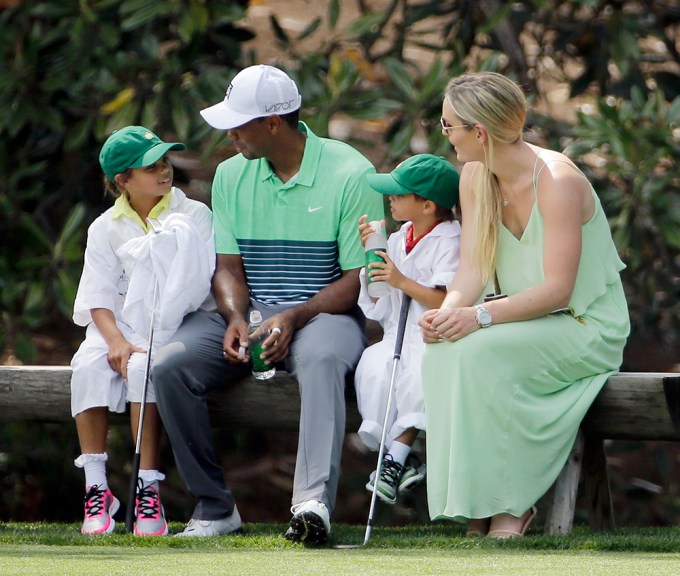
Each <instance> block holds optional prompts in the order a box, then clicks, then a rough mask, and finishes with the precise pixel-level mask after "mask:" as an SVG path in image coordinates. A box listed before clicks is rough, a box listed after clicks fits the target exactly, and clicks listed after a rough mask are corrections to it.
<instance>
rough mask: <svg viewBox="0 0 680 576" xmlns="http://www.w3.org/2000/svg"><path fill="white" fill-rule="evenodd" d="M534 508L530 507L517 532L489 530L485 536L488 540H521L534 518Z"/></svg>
mask: <svg viewBox="0 0 680 576" xmlns="http://www.w3.org/2000/svg"><path fill="white" fill-rule="evenodd" d="M536 512H537V510H536V506H532V507H531V509H530V510H529V514H528V516H527V517H526V518H525V519H524V524H522V528H521V529H520V530H519V532H517V531H515V530H504V529H499V530H490V531H489V533H488V534H487V536H488V537H489V538H497V539H499V540H501V539H507V538H521V537H522V536H524V534H526V531H527V529H528V528H529V526H530V525H531V523H532V522H533V520H534V518H535V517H536Z"/></svg>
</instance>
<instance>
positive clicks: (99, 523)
mask: <svg viewBox="0 0 680 576" xmlns="http://www.w3.org/2000/svg"><path fill="white" fill-rule="evenodd" d="M118 508H120V502H119V501H118V498H116V497H115V496H114V495H113V494H112V493H111V490H109V489H108V488H100V487H99V485H97V484H94V485H92V486H88V487H87V490H86V492H85V520H84V521H83V526H82V528H81V529H80V531H81V532H82V533H83V534H110V533H111V532H113V531H114V529H115V528H116V521H115V520H114V519H113V515H114V514H115V513H116V512H118Z"/></svg>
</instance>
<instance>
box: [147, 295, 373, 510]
mask: <svg viewBox="0 0 680 576" xmlns="http://www.w3.org/2000/svg"><path fill="white" fill-rule="evenodd" d="M257 307H258V308H260V309H261V310H262V312H263V316H264V317H265V318H267V317H269V316H272V315H273V314H276V313H277V312H278V311H280V310H282V309H283V308H281V307H276V306H267V307H260V306H257ZM225 329H226V324H225V321H224V320H223V319H222V317H221V316H219V315H218V314H214V313H210V312H205V311H202V310H199V311H198V312H195V313H193V314H190V315H188V316H187V317H186V318H185V320H184V322H183V323H182V325H181V326H180V328H179V329H178V330H177V332H176V333H175V335H174V336H173V337H172V339H171V340H170V342H168V343H167V344H166V345H165V346H163V347H162V348H160V349H159V350H158V351H157V352H156V356H155V359H154V366H153V381H154V385H155V387H156V398H157V403H158V409H159V411H160V414H161V417H162V419H163V424H164V426H165V429H166V431H167V434H168V437H169V438H170V442H171V444H172V449H173V452H174V455H175V462H176V465H177V469H178V471H179V474H180V476H181V478H182V480H183V482H184V484H185V486H186V487H187V489H188V490H189V492H190V493H191V495H192V496H193V497H194V498H196V500H197V504H196V507H195V508H194V511H193V513H192V518H198V519H201V520H217V519H220V518H224V517H226V516H229V515H231V513H232V511H233V509H234V497H233V495H232V493H231V490H230V489H229V487H228V486H227V484H226V481H225V478H224V472H223V470H222V467H221V466H220V464H219V461H218V459H217V456H216V454H215V451H214V448H213V443H212V432H211V427H210V421H209V415H208V405H207V399H206V395H207V394H208V392H209V391H211V390H214V389H217V388H220V387H222V386H228V385H229V384H230V382H233V381H235V380H237V379H239V378H241V377H243V376H244V375H246V374H248V371H249V369H250V368H249V366H248V365H234V364H230V363H228V362H226V361H225V360H224V357H223V354H222V345H223V337H224V331H225ZM365 345H366V339H365V335H364V327H363V322H362V321H360V320H358V319H357V317H356V316H353V315H349V314H319V315H318V316H316V317H315V318H313V319H312V320H311V321H310V322H309V323H308V324H307V325H306V326H305V327H304V328H302V329H301V330H298V331H297V332H296V333H295V336H294V338H293V340H292V342H291V345H290V354H289V356H288V358H287V359H286V369H287V370H288V371H289V372H290V373H291V374H292V375H293V376H295V378H296V379H297V381H298V382H299V387H300V398H301V416H300V431H299V440H298V452H297V463H296V466H295V479H294V486H293V499H292V503H293V505H295V504H299V503H302V502H305V501H307V500H312V499H316V500H320V501H322V502H323V503H324V504H326V506H327V507H328V509H329V510H330V511H331V512H332V511H333V509H334V507H335V497H336V492H337V486H338V476H339V472H340V458H341V453H342V444H343V440H344V435H345V379H346V376H347V374H348V373H350V372H352V371H353V370H354V368H356V365H357V363H358V362H359V358H360V357H361V353H362V352H363V350H364V348H365Z"/></svg>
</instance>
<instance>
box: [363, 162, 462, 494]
mask: <svg viewBox="0 0 680 576" xmlns="http://www.w3.org/2000/svg"><path fill="white" fill-rule="evenodd" d="M367 178H368V184H369V185H370V186H371V188H373V189H374V190H376V191H377V192H380V193H382V194H386V195H388V197H389V201H390V210H391V212H392V217H393V219H394V220H396V221H402V222H405V224H403V225H402V226H401V228H400V229H399V230H398V231H397V232H395V233H394V234H392V235H391V236H390V237H389V239H388V248H387V253H385V252H378V254H379V255H380V256H382V257H383V258H384V259H385V262H384V263H382V262H380V263H373V264H371V266H370V268H369V270H366V269H365V268H364V269H362V271H361V276H360V277H361V294H360V296H359V305H360V306H361V309H362V310H363V311H364V314H365V315H366V317H367V318H370V319H373V320H376V321H378V322H379V323H380V324H381V325H382V327H383V331H384V336H383V339H382V340H381V341H380V342H378V343H376V344H373V345H372V346H370V347H369V348H367V349H366V350H365V351H364V353H363V355H362V357H361V361H360V362H359V365H358V367H357V370H356V375H355V386H356V391H357V402H358V405H359V412H360V413H361V416H362V418H363V422H362V424H361V427H360V428H359V436H360V438H361V440H362V441H363V442H364V444H366V446H368V448H370V449H371V450H375V451H378V449H379V446H380V440H381V436H382V426H383V422H384V419H385V410H386V407H387V397H388V394H389V386H390V380H391V371H392V363H393V358H394V347H395V340H396V333H397V325H398V322H399V311H400V308H401V298H402V293H404V294H408V295H409V296H411V298H412V302H411V306H410V309H409V315H408V321H407V324H406V330H405V332H404V342H403V347H402V354H401V360H400V364H399V369H398V372H397V374H396V378H395V383H394V386H395V389H394V392H393V399H394V401H393V403H392V410H391V413H390V414H389V417H388V420H387V421H388V430H387V435H386V446H385V448H386V450H387V453H386V454H385V456H384V458H383V461H382V466H381V474H380V479H379V481H378V489H377V494H378V496H379V497H380V498H381V499H382V500H383V501H385V502H387V503H388V504H394V503H395V502H396V500H397V496H398V495H399V493H403V492H406V491H408V490H410V489H412V488H413V487H414V486H415V485H417V484H418V483H420V482H421V481H422V480H423V479H424V478H425V471H426V469H425V466H424V465H423V464H421V463H420V462H419V461H418V459H417V458H416V457H415V455H412V454H410V452H411V446H412V445H413V442H414V440H415V439H416V437H417V435H418V432H419V431H420V430H425V408H424V400H423V391H422V384H421V379H420V358H421V355H422V351H423V347H424V344H423V340H422V336H421V333H420V328H419V327H418V319H419V317H420V315H421V314H422V313H423V312H425V311H426V310H429V309H432V308H439V307H440V306H441V303H442V302H443V300H444V297H445V296H446V286H447V285H448V284H449V283H450V282H451V280H452V279H453V276H454V273H455V271H456V268H457V267H458V263H459V259H460V246H459V244H460V224H459V223H458V222H456V221H454V215H453V211H452V209H453V207H454V205H455V204H456V203H457V202H458V173H457V172H456V170H455V168H454V167H453V166H452V165H451V164H450V163H449V162H447V161H446V160H445V159H444V158H441V157H437V156H433V155H432V154H418V155H416V156H413V157H411V158H409V159H408V160H405V161H404V162H402V163H401V164H399V166H397V167H396V168H395V169H394V170H393V171H392V172H391V173H389V174H370V175H368V176H367ZM359 233H360V235H361V242H362V244H364V245H365V244H366V240H367V238H368V237H369V236H370V235H371V233H372V229H371V227H370V226H369V224H368V223H367V222H366V217H365V216H362V217H361V218H360V219H359ZM366 274H368V275H369V276H370V278H371V280H372V281H384V282H386V283H387V284H388V285H389V286H390V290H389V292H388V293H387V294H386V295H385V296H382V297H381V298H379V299H377V300H375V299H373V298H371V297H370V296H369V295H368V290H367V284H366ZM374 482H375V471H374V472H372V473H371V476H370V479H369V482H368V483H367V484H366V489H367V490H368V491H372V490H373V486H374Z"/></svg>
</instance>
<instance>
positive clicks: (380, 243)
mask: <svg viewBox="0 0 680 576" xmlns="http://www.w3.org/2000/svg"><path fill="white" fill-rule="evenodd" d="M369 226H370V227H371V228H372V229H373V234H371V235H370V236H369V237H368V238H367V239H366V245H365V246H364V248H365V250H366V283H367V284H368V295H369V296H370V297H371V298H380V297H382V296H385V295H386V294H388V293H389V291H390V285H389V284H388V283H387V282H384V281H382V280H379V281H377V280H371V277H370V276H369V272H370V271H371V269H370V268H369V265H370V264H371V263H373V262H384V261H385V260H384V259H383V258H381V257H380V256H378V255H377V254H376V253H375V252H376V250H382V251H383V252H387V236H385V229H384V227H383V224H382V222H380V221H379V220H374V221H373V222H369Z"/></svg>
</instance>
